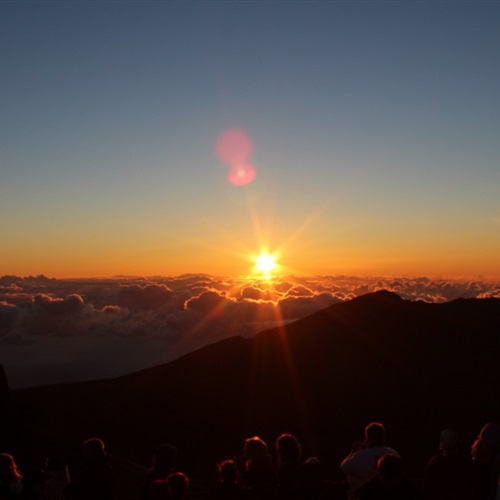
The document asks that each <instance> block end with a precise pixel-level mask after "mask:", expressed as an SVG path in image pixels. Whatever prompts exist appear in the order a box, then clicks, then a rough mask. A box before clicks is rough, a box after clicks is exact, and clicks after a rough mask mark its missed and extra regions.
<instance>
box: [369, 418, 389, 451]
mask: <svg viewBox="0 0 500 500" xmlns="http://www.w3.org/2000/svg"><path fill="white" fill-rule="evenodd" d="M365 441H366V446H368V447H369V448H372V447H374V446H383V445H384V444H385V428H384V426H383V424H381V423H380V422H372V423H371V424H368V425H367V426H366V427H365Z"/></svg>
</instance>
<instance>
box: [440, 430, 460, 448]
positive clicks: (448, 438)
mask: <svg viewBox="0 0 500 500" xmlns="http://www.w3.org/2000/svg"><path fill="white" fill-rule="evenodd" d="M459 444H460V439H459V437H458V433H457V432H456V431H455V430H454V429H444V430H443V431H441V433H440V434H439V449H440V450H441V452H442V453H444V454H447V453H450V452H453V451H454V450H456V449H457V448H458V446H459Z"/></svg>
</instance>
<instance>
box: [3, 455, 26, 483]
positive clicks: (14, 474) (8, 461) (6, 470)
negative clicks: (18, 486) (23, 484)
mask: <svg viewBox="0 0 500 500" xmlns="http://www.w3.org/2000/svg"><path fill="white" fill-rule="evenodd" d="M21 477H22V476H21V473H20V472H19V469H18V468H17V465H16V462H14V457H13V456H12V455H9V454H8V453H0V478H4V479H6V480H7V481H17V480H19V479H21Z"/></svg>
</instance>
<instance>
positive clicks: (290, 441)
mask: <svg viewBox="0 0 500 500" xmlns="http://www.w3.org/2000/svg"><path fill="white" fill-rule="evenodd" d="M276 450H277V451H278V457H279V461H280V462H297V461H299V460H300V456H301V455H302V448H301V446H300V443H299V440H298V439H297V438H296V437H295V436H293V435H292V434H281V436H279V437H278V439H276Z"/></svg>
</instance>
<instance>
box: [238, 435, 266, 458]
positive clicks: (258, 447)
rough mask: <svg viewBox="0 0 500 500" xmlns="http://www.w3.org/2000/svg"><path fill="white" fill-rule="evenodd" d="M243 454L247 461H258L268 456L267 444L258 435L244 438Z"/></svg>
mask: <svg viewBox="0 0 500 500" xmlns="http://www.w3.org/2000/svg"><path fill="white" fill-rule="evenodd" d="M243 455H244V457H245V460H246V461H247V462H248V461H250V462H260V461H264V460H267V459H268V458H269V450H268V448H267V444H266V443H265V442H264V441H263V440H262V439H260V437H258V436H254V437H251V438H248V439H245V445H244V447H243Z"/></svg>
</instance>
